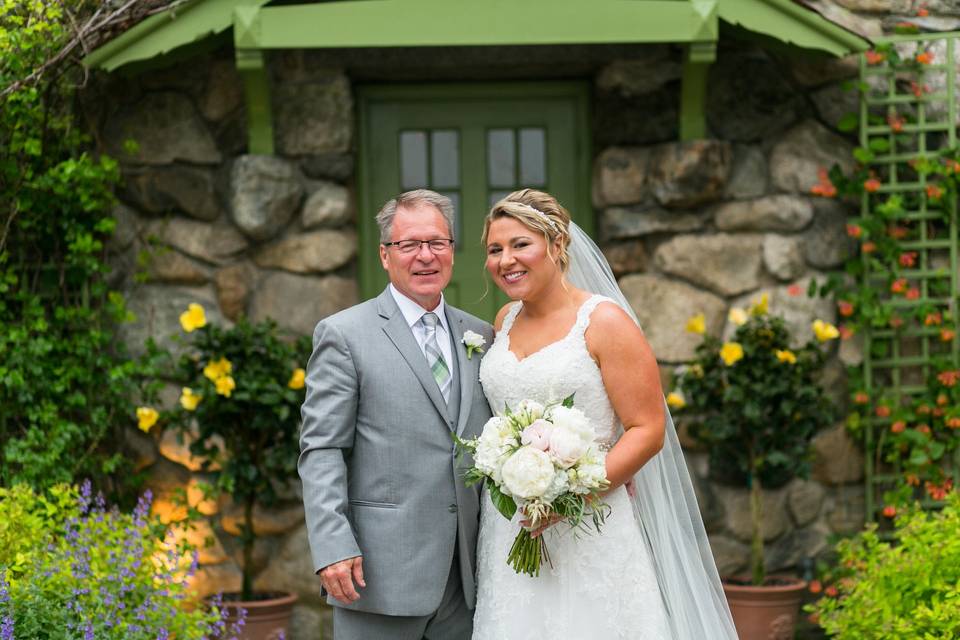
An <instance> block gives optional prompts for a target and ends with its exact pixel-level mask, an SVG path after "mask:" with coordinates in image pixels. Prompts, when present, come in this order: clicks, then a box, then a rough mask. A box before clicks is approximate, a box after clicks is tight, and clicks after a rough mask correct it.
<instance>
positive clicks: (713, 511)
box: [691, 474, 726, 533]
mask: <svg viewBox="0 0 960 640" xmlns="http://www.w3.org/2000/svg"><path fill="white" fill-rule="evenodd" d="M691 480H692V481H693V491H694V494H695V495H696V497H697V507H699V509H700V516H701V517H702V518H703V526H704V528H705V529H706V530H707V532H708V533H713V532H715V531H720V530H722V529H723V525H724V517H725V515H726V514H725V513H724V511H723V503H722V502H721V501H720V500H719V498H717V493H716V491H714V489H713V485H712V484H711V483H710V481H709V480H708V479H707V478H706V476H701V475H695V474H692V475H691Z"/></svg>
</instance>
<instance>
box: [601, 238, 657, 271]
mask: <svg viewBox="0 0 960 640" xmlns="http://www.w3.org/2000/svg"><path fill="white" fill-rule="evenodd" d="M603 256H604V257H605V258H606V259H607V262H608V263H610V269H611V270H612V271H613V275H614V276H616V277H618V278H619V277H620V276H622V275H625V274H627V273H638V272H640V271H646V270H647V251H646V249H644V248H643V243H642V242H640V241H639V240H634V241H632V242H631V241H627V242H618V243H616V244H608V245H605V246H604V247H603Z"/></svg>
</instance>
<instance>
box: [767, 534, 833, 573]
mask: <svg viewBox="0 0 960 640" xmlns="http://www.w3.org/2000/svg"><path fill="white" fill-rule="evenodd" d="M829 535H830V532H829V531H827V530H826V528H822V529H821V528H819V527H808V528H806V529H797V530H794V531H790V532H789V533H787V534H786V535H785V536H782V537H781V538H779V539H778V540H777V541H776V542H774V543H772V544H769V545H766V547H765V548H764V553H763V556H764V560H765V563H766V567H767V571H768V572H770V573H774V572H777V571H784V570H788V569H789V570H792V569H796V568H797V567H798V566H799V565H800V563H801V562H803V561H804V559H806V558H813V557H814V556H816V555H817V554H818V553H820V552H822V551H823V550H824V549H826V547H827V536H829Z"/></svg>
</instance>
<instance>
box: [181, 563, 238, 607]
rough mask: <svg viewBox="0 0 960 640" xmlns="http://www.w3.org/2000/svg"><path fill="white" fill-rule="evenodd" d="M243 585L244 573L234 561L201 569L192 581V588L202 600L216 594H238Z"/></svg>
mask: <svg viewBox="0 0 960 640" xmlns="http://www.w3.org/2000/svg"><path fill="white" fill-rule="evenodd" d="M242 584H243V572H241V571H240V566H239V565H238V564H237V563H236V562H233V561H232V560H230V561H227V562H223V563H220V564H215V565H211V566H208V567H200V568H199V569H197V573H196V574H195V575H194V576H193V578H192V579H191V580H190V586H191V588H192V589H193V591H195V592H196V593H197V595H198V596H199V597H201V598H207V597H209V596H212V595H214V594H216V593H236V592H238V591H240V586H241V585H242Z"/></svg>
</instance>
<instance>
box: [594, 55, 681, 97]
mask: <svg viewBox="0 0 960 640" xmlns="http://www.w3.org/2000/svg"><path fill="white" fill-rule="evenodd" d="M650 48H651V51H650V55H649V56H648V57H647V58H645V59H642V60H614V61H613V62H611V63H610V64H608V65H607V66H605V67H604V68H603V69H601V70H600V73H599V74H597V80H596V82H597V89H599V90H600V91H614V92H617V93H619V94H620V95H622V96H625V97H635V96H642V95H645V94H648V93H653V92H654V91H657V90H658V89H660V88H662V87H663V86H664V85H665V84H667V83H668V82H671V81H674V80H679V79H680V75H681V72H682V71H683V67H682V65H681V64H680V60H679V59H673V58H672V57H671V55H670V53H671V52H670V49H669V48H668V47H666V46H659V47H657V46H654V47H650Z"/></svg>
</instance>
